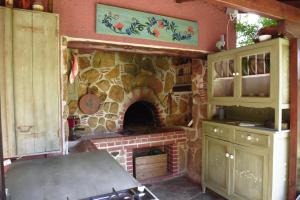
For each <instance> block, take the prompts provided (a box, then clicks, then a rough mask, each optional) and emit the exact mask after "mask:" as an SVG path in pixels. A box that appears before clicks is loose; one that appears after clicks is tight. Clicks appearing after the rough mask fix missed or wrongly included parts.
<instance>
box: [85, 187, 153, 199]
mask: <svg viewBox="0 0 300 200" xmlns="http://www.w3.org/2000/svg"><path fill="white" fill-rule="evenodd" d="M82 200H159V199H158V198H157V197H156V196H155V195H154V194H152V193H151V192H150V191H149V190H148V188H145V189H144V191H143V192H139V191H138V190H137V188H131V189H127V190H121V191H116V190H115V189H114V188H113V189H112V192H111V193H108V194H102V195H99V196H94V197H88V198H85V199H82Z"/></svg>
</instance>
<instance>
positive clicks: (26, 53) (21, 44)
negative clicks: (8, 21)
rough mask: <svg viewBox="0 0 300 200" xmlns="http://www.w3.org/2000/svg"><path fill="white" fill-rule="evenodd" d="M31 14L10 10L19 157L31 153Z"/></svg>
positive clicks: (32, 146) (32, 143)
mask: <svg viewBox="0 0 300 200" xmlns="http://www.w3.org/2000/svg"><path fill="white" fill-rule="evenodd" d="M32 42H33V38H32V13H31V12H28V11H22V10H14V11H13V66H14V97H15V98H14V100H15V120H16V138H17V152H18V155H23V154H30V153H34V152H35V150H34V137H32V136H31V134H32V133H33V132H32V131H33V126H34V116H33V101H32V97H33V90H32V87H33V78H32V76H33V74H32Z"/></svg>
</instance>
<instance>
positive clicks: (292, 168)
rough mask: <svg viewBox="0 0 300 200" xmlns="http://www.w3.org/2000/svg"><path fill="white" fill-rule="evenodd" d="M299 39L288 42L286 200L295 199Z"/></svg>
mask: <svg viewBox="0 0 300 200" xmlns="http://www.w3.org/2000/svg"><path fill="white" fill-rule="evenodd" d="M299 122H300V39H291V40H290V131H291V133H290V145H289V179H288V200H295V199H296V183H297V143H298V140H297V137H298V136H297V134H298V132H299V130H300V126H299Z"/></svg>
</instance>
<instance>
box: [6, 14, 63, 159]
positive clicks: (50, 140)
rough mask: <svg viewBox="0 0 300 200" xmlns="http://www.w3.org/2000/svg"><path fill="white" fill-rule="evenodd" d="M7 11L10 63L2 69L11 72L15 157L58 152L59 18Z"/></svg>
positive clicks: (51, 15)
mask: <svg viewBox="0 0 300 200" xmlns="http://www.w3.org/2000/svg"><path fill="white" fill-rule="evenodd" d="M10 12H11V15H12V18H11V26H12V33H11V36H10V38H11V41H12V56H11V59H12V62H11V65H7V66H5V68H6V69H7V70H8V69H9V70H12V80H10V81H11V82H12V83H13V87H12V89H11V90H12V91H11V92H12V93H13V98H12V99H11V101H12V102H13V111H14V112H13V113H11V114H12V115H13V116H14V132H12V133H10V134H14V137H15V154H16V155H17V156H22V155H31V154H40V153H47V152H53V151H59V150H60V103H59V102H60V73H59V49H58V47H59V33H58V16H57V15H55V14H50V13H45V12H35V11H29V10H18V9H13V10H11V11H10ZM7 38H9V36H7ZM4 87H6V88H7V85H6V86H4ZM1 104H2V103H1ZM3 121H5V119H3ZM8 142H9V141H8ZM9 156H14V155H9Z"/></svg>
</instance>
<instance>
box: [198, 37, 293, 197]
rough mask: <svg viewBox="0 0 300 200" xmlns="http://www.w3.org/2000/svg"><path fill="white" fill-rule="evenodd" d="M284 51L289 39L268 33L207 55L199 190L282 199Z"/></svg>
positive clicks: (286, 133)
mask: <svg viewBox="0 0 300 200" xmlns="http://www.w3.org/2000/svg"><path fill="white" fill-rule="evenodd" d="M288 55H289V42H288V41H287V40H285V39H274V40H270V41H266V42H261V43H258V44H254V45H250V46H247V47H242V48H237V49H233V50H229V51H224V52H220V53H216V54H213V55H209V56H208V67H209V68H208V98H209V101H208V107H209V109H208V116H209V120H207V121H204V122H203V127H202V132H203V168H202V187H203V190H204V191H205V189H206V187H208V188H210V189H212V190H213V191H215V192H217V193H219V194H220V195H222V196H224V197H226V198H228V199H236V200H253V199H255V200H278V199H280V200H281V199H282V200H283V199H286V195H287V174H288V137H289V130H288V125H287V123H286V122H288V121H289V118H288V116H289V114H288V113H289V76H288V75H289V65H288V63H289V60H288V58H289V56H288ZM220 110H221V112H220Z"/></svg>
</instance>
